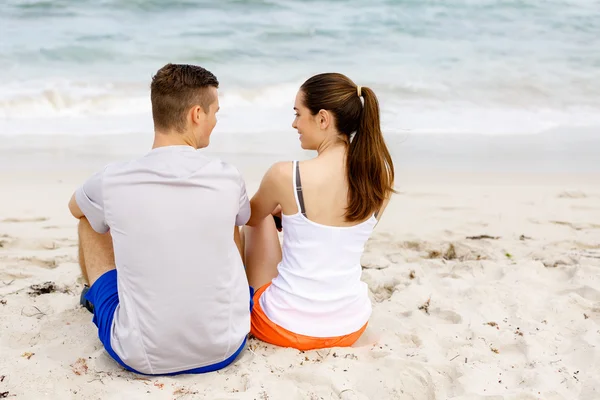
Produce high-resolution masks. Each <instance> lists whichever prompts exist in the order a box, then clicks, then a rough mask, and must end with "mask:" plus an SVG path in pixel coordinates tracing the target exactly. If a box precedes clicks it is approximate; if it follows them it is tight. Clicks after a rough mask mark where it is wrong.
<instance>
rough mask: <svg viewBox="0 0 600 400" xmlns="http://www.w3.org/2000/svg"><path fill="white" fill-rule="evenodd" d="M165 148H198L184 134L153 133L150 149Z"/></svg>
mask: <svg viewBox="0 0 600 400" xmlns="http://www.w3.org/2000/svg"><path fill="white" fill-rule="evenodd" d="M166 146H191V147H193V148H195V149H197V148H198V146H197V145H196V143H195V141H194V140H193V139H192V138H191V137H190V135H186V134H184V133H179V132H169V133H163V132H158V131H155V132H154V143H153V144H152V148H153V149H156V148H159V147H166Z"/></svg>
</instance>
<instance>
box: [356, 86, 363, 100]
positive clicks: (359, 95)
mask: <svg viewBox="0 0 600 400" xmlns="http://www.w3.org/2000/svg"><path fill="white" fill-rule="evenodd" d="M356 93H357V94H358V97H361V96H362V86H356Z"/></svg>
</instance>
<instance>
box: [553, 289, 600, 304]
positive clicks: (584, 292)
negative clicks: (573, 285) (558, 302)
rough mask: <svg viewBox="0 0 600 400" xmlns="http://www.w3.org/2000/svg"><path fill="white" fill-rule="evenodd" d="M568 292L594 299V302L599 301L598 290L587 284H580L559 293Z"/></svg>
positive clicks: (599, 294) (599, 293)
mask: <svg viewBox="0 0 600 400" xmlns="http://www.w3.org/2000/svg"><path fill="white" fill-rule="evenodd" d="M570 293H575V294H578V295H579V296H581V297H583V298H584V299H586V300H590V301H595V302H598V301H600V291H598V290H596V289H594V288H591V287H589V286H582V287H580V288H577V289H570V290H564V291H562V292H560V294H570Z"/></svg>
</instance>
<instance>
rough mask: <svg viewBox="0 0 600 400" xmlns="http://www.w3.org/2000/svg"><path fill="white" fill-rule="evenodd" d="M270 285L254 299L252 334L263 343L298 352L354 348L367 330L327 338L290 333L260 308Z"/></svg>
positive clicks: (264, 287)
mask: <svg viewBox="0 0 600 400" xmlns="http://www.w3.org/2000/svg"><path fill="white" fill-rule="evenodd" d="M270 284H271V283H267V284H266V285H264V286H261V287H260V288H259V289H258V290H257V291H256V293H254V298H253V300H254V307H253V308H252V318H251V320H252V326H251V328H250V333H252V334H253V335H254V336H255V337H256V338H257V339H260V340H262V341H263V342H267V343H271V344H274V345H276V346H281V347H293V348H295V349H298V350H314V349H323V348H327V347H348V346H352V345H353V344H354V343H355V342H356V341H357V340H358V338H359V337H360V335H362V334H363V332H364V331H365V329H367V324H365V325H364V326H363V327H362V328H360V329H359V330H358V331H356V332H354V333H351V334H349V335H345V336H337V337H325V338H323V337H312V336H304V335H299V334H297V333H294V332H290V331H288V330H287V329H284V328H282V327H281V326H279V325H277V324H276V323H274V322H272V321H271V320H269V318H267V316H266V315H265V312H264V311H263V309H262V307H261V306H260V302H259V301H258V300H259V299H260V296H261V295H262V294H263V293H264V291H265V290H266V289H267V288H268V287H269V285H270Z"/></svg>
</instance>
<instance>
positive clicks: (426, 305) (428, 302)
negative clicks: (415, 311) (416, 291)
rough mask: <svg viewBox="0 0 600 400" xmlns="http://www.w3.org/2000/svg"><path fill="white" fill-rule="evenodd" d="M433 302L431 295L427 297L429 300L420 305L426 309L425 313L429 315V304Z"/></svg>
mask: <svg viewBox="0 0 600 400" xmlns="http://www.w3.org/2000/svg"><path fill="white" fill-rule="evenodd" d="M430 304H431V297H430V298H428V299H427V301H426V302H425V303H424V304H423V305H422V306H420V307H419V310H423V311H425V314H427V315H429V305H430Z"/></svg>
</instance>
